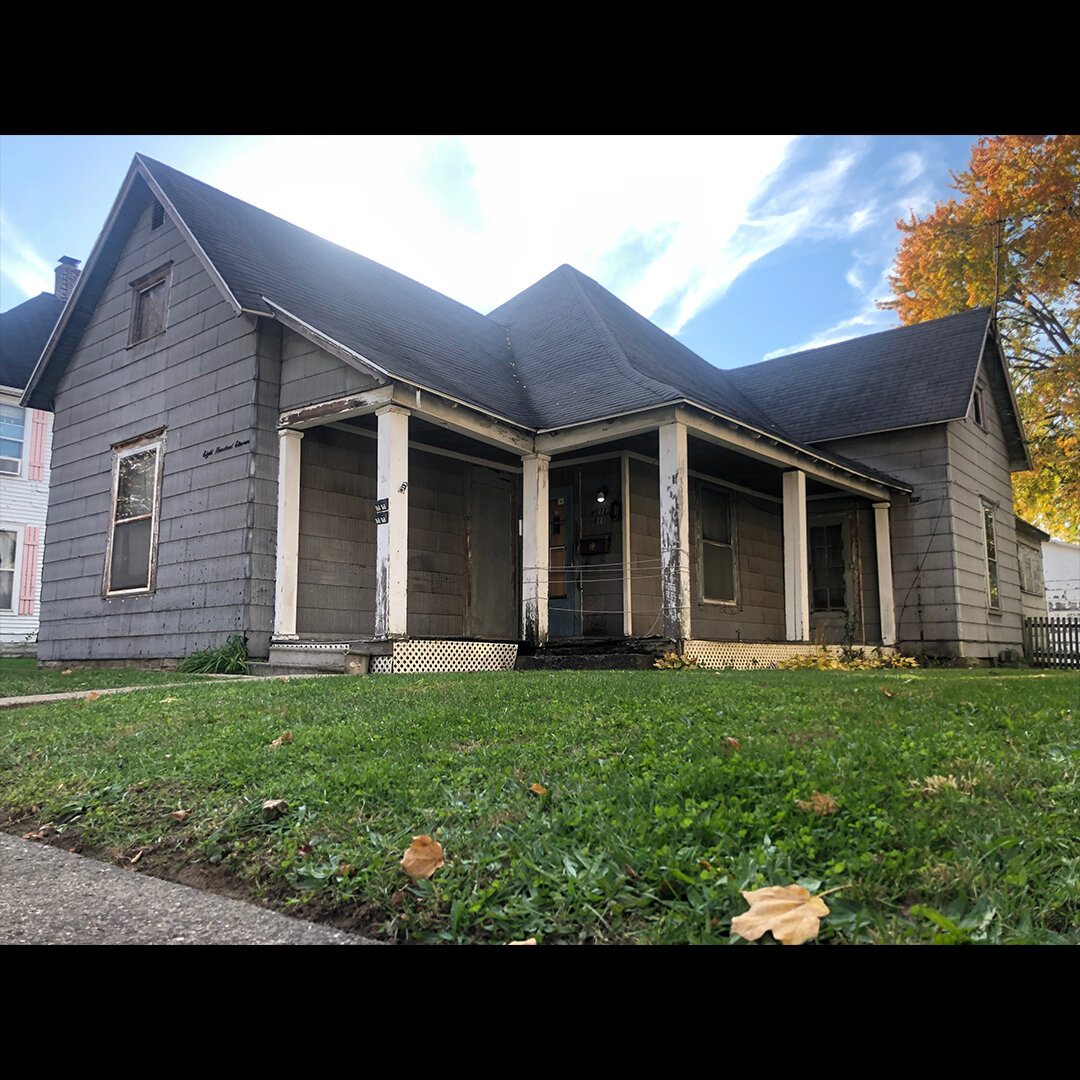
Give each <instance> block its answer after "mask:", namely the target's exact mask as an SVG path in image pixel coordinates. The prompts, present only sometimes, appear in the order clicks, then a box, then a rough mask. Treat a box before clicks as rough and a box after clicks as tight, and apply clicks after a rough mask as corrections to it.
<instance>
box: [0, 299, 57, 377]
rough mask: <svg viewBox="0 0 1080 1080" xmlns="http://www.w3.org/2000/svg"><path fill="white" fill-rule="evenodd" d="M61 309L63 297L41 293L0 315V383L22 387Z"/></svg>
mask: <svg viewBox="0 0 1080 1080" xmlns="http://www.w3.org/2000/svg"><path fill="white" fill-rule="evenodd" d="M63 310H64V301H63V300H61V299H60V298H59V297H58V296H55V295H54V294H53V293H47V292H43V293H39V294H38V295H37V296H35V297H32V298H31V299H30V300H26V301H24V302H23V303H21V304H19V305H17V306H16V307H13V308H11V310H10V311H5V312H4V313H3V314H2V315H0V386H11V387H14V388H15V389H17V390H22V389H23V387H25V386H26V384H27V383H28V382H29V381H30V376H31V375H32V374H33V371H34V367H35V365H36V364H37V362H38V358H39V357H40V356H41V353H42V351H43V350H44V348H45V343H46V342H47V341H48V340H49V334H51V333H52V329H53V327H54V326H55V325H56V320H57V319H58V318H59V317H60V312H61V311H63Z"/></svg>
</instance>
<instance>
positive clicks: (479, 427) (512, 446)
mask: <svg viewBox="0 0 1080 1080" xmlns="http://www.w3.org/2000/svg"><path fill="white" fill-rule="evenodd" d="M394 402H395V404H398V405H401V407H402V408H408V409H410V410H414V411H415V412H416V415H417V416H422V417H423V418H424V419H425V420H426V421H427V422H428V423H429V424H434V425H435V426H436V427H444V428H448V429H449V430H450V431H457V432H459V433H460V434H462V435H468V436H469V438H471V439H477V440H479V441H480V442H483V443H487V444H488V445H489V446H497V447H498V448H499V449H500V450H508V451H510V452H511V453H514V454H530V453H532V452H533V450H535V449H536V448H535V447H534V446H533V436H532V432H531V431H530V430H529V429H528V428H525V427H521V426H520V425H517V424H511V423H510V422H509V421H506V420H502V419H500V418H499V417H497V416H494V415H489V414H487V413H484V412H481V411H480V410H479V409H474V408H472V407H470V406H468V405H463V404H459V403H457V402H455V401H454V400H453V399H452V398H448V397H445V396H441V395H437V394H435V393H434V392H431V391H429V392H427V393H425V395H424V398H423V403H422V405H421V407H420V408H419V409H417V408H416V389H415V388H414V387H413V386H412V385H411V384H409V383H400V382H398V383H394Z"/></svg>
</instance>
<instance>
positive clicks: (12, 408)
mask: <svg viewBox="0 0 1080 1080" xmlns="http://www.w3.org/2000/svg"><path fill="white" fill-rule="evenodd" d="M25 446H26V410H25V409H21V408H19V406H18V405H0V473H2V474H3V475H4V476H20V475H22V460H23V449H24V448H25Z"/></svg>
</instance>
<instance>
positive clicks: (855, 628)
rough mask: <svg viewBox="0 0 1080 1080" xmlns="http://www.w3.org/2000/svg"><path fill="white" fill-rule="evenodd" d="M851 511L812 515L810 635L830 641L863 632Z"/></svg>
mask: <svg viewBox="0 0 1080 1080" xmlns="http://www.w3.org/2000/svg"><path fill="white" fill-rule="evenodd" d="M851 540H852V538H851V522H850V516H849V515H848V514H833V515H828V516H826V515H824V514H822V515H819V516H816V517H811V519H810V521H809V522H808V528H807V543H808V546H809V549H810V639H811V640H812V641H820V642H824V643H826V644H830V645H839V644H841V643H844V642H847V643H850V642H852V641H854V640H855V639H856V638H858V637H859V636H860V635H861V634H862V628H861V626H860V621H861V620H860V618H859V616H860V611H859V596H858V590H857V588H856V582H855V553H854V551H853V550H852V542H851Z"/></svg>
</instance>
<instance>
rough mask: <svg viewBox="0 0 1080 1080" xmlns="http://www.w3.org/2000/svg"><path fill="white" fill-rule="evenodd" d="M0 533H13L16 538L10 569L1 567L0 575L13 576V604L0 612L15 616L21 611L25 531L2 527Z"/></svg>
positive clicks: (15, 527)
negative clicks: (20, 591)
mask: <svg viewBox="0 0 1080 1080" xmlns="http://www.w3.org/2000/svg"><path fill="white" fill-rule="evenodd" d="M0 532H6V533H11V534H12V535H13V536H14V537H15V553H14V555H13V556H12V564H11V566H10V568H6V567H0V573H5V574H6V573H10V574H11V603H10V604H9V605H8V606H7V607H0V611H3V612H5V613H11V614H14V613H15V612H17V611H18V610H19V587H20V584H21V582H22V553H23V531H22V529H21V528H19V526H17V525H14V526H11V527H6V526H5V527H0Z"/></svg>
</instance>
